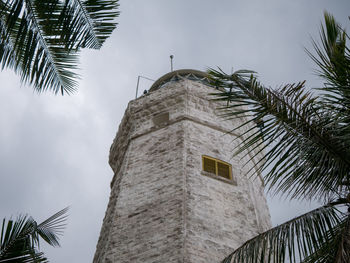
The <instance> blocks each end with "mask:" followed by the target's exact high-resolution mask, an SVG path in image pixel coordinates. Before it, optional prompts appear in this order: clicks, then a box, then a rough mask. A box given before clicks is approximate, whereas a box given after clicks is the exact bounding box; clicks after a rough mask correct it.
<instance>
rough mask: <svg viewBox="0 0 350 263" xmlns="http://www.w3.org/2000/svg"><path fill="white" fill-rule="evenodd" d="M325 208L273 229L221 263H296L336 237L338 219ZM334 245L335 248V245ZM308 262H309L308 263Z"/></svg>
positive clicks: (333, 210)
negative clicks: (287, 262) (287, 261)
mask: <svg viewBox="0 0 350 263" xmlns="http://www.w3.org/2000/svg"><path fill="white" fill-rule="evenodd" d="M338 204H339V202H336V203H334V204H328V205H325V206H323V207H320V208H317V209H315V210H312V211H310V212H308V213H306V214H303V215H301V216H299V217H296V218H294V219H292V220H290V221H288V222H286V223H284V224H282V225H279V226H276V227H274V228H272V229H270V230H268V231H266V232H264V233H261V234H259V235H258V236H256V237H254V238H253V239H251V240H248V241H247V242H245V243H244V244H243V245H242V246H241V247H239V248H238V249H236V250H235V251H234V252H233V253H232V254H230V255H229V256H228V257H227V258H225V259H224V260H223V261H222V262H223V263H259V262H265V263H268V262H274V263H283V262H286V260H289V262H290V263H293V262H300V260H301V259H303V258H305V257H307V256H309V255H311V254H314V253H317V251H318V250H320V249H321V248H322V246H323V245H324V244H331V242H332V241H333V240H334V239H336V238H337V236H338V235H339V229H341V228H340V227H339V225H341V224H342V216H341V215H339V211H338V210H337V209H336V207H335V206H336V205H338ZM335 245H337V244H335ZM310 262H311V261H310Z"/></svg>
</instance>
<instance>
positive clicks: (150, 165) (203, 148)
mask: <svg viewBox="0 0 350 263" xmlns="http://www.w3.org/2000/svg"><path fill="white" fill-rule="evenodd" d="M213 91H215V90H214V89H213V88H212V87H209V86H207V85H206V84H203V83H201V82H199V81H194V80H190V79H186V78H182V79H179V80H177V81H169V82H167V83H165V84H164V85H163V86H162V87H161V88H159V89H157V90H154V91H152V92H149V93H148V94H146V95H143V96H142V97H140V98H138V99H136V100H133V101H131V102H130V103H129V105H128V107H127V109H126V111H125V115H124V118H123V120H122V122H121V124H120V126H119V130H118V133H117V135H116V138H115V139H114V142H113V144H112V146H111V151H110V165H111V167H112V169H113V171H114V178H113V180H112V182H111V195H110V200H109V204H108V207H107V211H106V214H105V218H104V220H103V225H102V229H101V233H100V238H99V241H98V244H97V249H96V253H95V257H94V261H93V262H94V263H122V262H123V263H124V262H133V263H138V262H140V263H141V262H142V263H151V262H178V263H180V262H181V263H216V262H217V263H218V262H221V261H222V260H223V259H224V258H225V257H226V256H227V255H228V254H230V252H232V251H233V250H234V249H235V248H237V247H238V246H240V245H241V244H243V243H244V242H245V241H246V240H248V239H250V238H252V237H253V236H254V235H256V234H258V233H261V232H263V231H265V230H267V229H268V228H269V227H270V216H269V212H268V207H267V204H266V200H265V196H264V185H263V181H262V179H261V177H260V175H259V174H258V173H256V174H255V175H254V176H251V174H248V171H249V170H250V169H251V168H252V166H253V161H250V157H249V156H245V155H240V156H234V155H233V152H234V151H235V149H237V147H238V144H239V141H237V140H235V138H237V135H238V134H240V133H244V132H246V130H238V131H235V133H230V131H232V129H233V127H235V126H238V124H239V123H237V122H238V121H237V120H235V121H234V122H233V121H227V120H223V119H222V118H220V117H218V114H217V110H216V109H217V108H218V107H219V106H220V104H219V103H218V102H215V101H213V100H210V95H208V94H209V93H211V92H213ZM202 155H207V156H211V157H213V158H217V159H220V160H222V161H225V162H228V163H230V164H231V165H232V176H233V179H232V180H228V179H224V178H217V176H216V175H212V174H208V173H207V172H204V171H202ZM260 157H262V156H260ZM246 163H247V164H246Z"/></svg>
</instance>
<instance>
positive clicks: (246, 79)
mask: <svg viewBox="0 0 350 263" xmlns="http://www.w3.org/2000/svg"><path fill="white" fill-rule="evenodd" d="M209 75H210V77H211V82H212V84H213V85H215V86H217V87H219V88H221V89H222V91H221V92H218V93H215V94H213V95H215V96H216V97H217V98H216V99H217V100H222V101H225V102H227V104H226V106H225V107H223V108H221V110H222V111H221V112H222V115H223V116H224V117H225V118H243V119H245V120H246V121H245V122H244V123H243V124H242V125H241V126H239V127H237V129H240V128H241V127H242V126H246V127H247V129H248V132H245V133H242V135H241V137H240V138H241V139H242V140H243V146H242V147H241V148H240V149H239V150H238V151H237V152H236V154H238V153H240V152H243V151H249V152H251V153H252V155H253V157H252V158H254V157H255V156H256V155H257V154H258V153H259V152H261V151H262V150H263V149H266V150H267V153H266V154H265V159H264V160H261V161H260V162H258V163H257V164H256V167H257V168H258V169H259V170H266V169H269V171H268V172H267V174H266V176H265V180H266V182H267V184H268V186H269V188H270V189H273V190H274V191H275V192H276V193H277V192H280V193H283V194H287V195H290V196H291V197H293V198H294V197H296V198H300V197H302V198H304V197H306V198H313V197H315V196H319V197H326V196H328V195H329V194H335V193H338V192H339V191H342V190H343V189H344V188H346V187H347V186H344V185H343V182H344V181H345V180H347V179H348V178H349V171H350V151H349V149H350V140H344V139H343V138H341V137H340V134H341V129H339V128H341V127H340V126H339V125H337V123H334V122H333V115H334V114H333V113H331V112H327V111H324V110H323V107H322V106H323V104H322V103H321V101H320V100H319V99H318V98H317V97H314V96H312V94H311V93H310V92H307V91H306V90H305V87H304V82H301V83H298V84H293V85H286V86H284V87H283V88H282V89H280V90H272V89H269V88H266V87H264V86H262V85H261V84H260V83H259V82H258V81H257V80H256V78H255V76H254V75H253V72H251V71H237V72H235V73H233V74H232V75H227V74H225V73H224V72H222V71H218V70H213V69H211V70H209ZM247 117H249V118H247ZM258 122H263V124H264V125H263V126H260V129H256V128H255V127H256V123H258ZM252 124H254V125H252ZM271 166H272V168H271Z"/></svg>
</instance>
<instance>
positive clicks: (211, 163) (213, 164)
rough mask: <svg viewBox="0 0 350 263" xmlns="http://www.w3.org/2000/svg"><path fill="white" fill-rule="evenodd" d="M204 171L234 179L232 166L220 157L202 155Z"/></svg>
mask: <svg viewBox="0 0 350 263" xmlns="http://www.w3.org/2000/svg"><path fill="white" fill-rule="evenodd" d="M202 164H203V171H205V172H208V173H212V174H215V175H217V176H221V177H224V178H226V179H229V180H232V166H231V164H229V163H226V162H224V161H221V160H219V159H216V158H213V157H209V156H206V155H203V156H202Z"/></svg>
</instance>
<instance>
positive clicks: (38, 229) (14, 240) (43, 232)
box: [0, 208, 68, 262]
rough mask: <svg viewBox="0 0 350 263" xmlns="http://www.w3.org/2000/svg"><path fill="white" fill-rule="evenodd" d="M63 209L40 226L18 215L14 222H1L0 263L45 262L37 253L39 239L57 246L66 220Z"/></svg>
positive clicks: (39, 253)
mask: <svg viewBox="0 0 350 263" xmlns="http://www.w3.org/2000/svg"><path fill="white" fill-rule="evenodd" d="M67 211H68V208H65V209H63V210H61V211H59V212H58V213H56V214H54V215H53V216H51V217H50V218H48V219H46V220H45V221H44V222H42V223H41V224H37V222H36V221H35V220H34V219H33V218H31V217H28V216H23V215H20V216H19V217H18V218H17V219H16V220H15V221H14V220H8V221H7V223H6V220H5V219H4V220H3V224H2V230H1V236H0V262H47V260H46V258H45V257H44V254H43V253H42V252H39V251H38V250H37V248H38V247H39V239H40V238H39V237H41V238H42V239H44V240H45V241H46V242H47V243H48V244H50V245H52V246H59V239H58V235H60V234H62V230H63V228H64V226H65V221H66V218H67V215H66V213H67Z"/></svg>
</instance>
